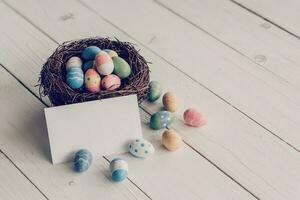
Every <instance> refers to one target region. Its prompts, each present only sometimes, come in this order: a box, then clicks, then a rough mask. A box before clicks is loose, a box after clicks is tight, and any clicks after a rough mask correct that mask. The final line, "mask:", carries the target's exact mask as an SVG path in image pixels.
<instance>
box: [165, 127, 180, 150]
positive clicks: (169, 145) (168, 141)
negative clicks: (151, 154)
mask: <svg viewBox="0 0 300 200" xmlns="http://www.w3.org/2000/svg"><path fill="white" fill-rule="evenodd" d="M162 144H163V145H164V147H165V148H166V149H168V150H169V151H175V150H177V149H179V148H180V147H181V145H182V139H181V137H180V135H179V134H178V133H177V132H176V131H174V130H172V129H170V130H165V131H164V133H163V135H162Z"/></svg>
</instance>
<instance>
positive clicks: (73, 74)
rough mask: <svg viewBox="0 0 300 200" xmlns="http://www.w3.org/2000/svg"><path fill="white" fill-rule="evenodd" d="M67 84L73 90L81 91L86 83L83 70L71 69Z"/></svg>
mask: <svg viewBox="0 0 300 200" xmlns="http://www.w3.org/2000/svg"><path fill="white" fill-rule="evenodd" d="M66 81H67V84H68V85H69V86H70V87H71V88H72V89H79V88H81V87H82V85H83V83H84V74H83V71H82V69H81V68H71V69H70V71H68V73H67V77H66Z"/></svg>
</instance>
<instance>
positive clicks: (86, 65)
mask: <svg viewBox="0 0 300 200" xmlns="http://www.w3.org/2000/svg"><path fill="white" fill-rule="evenodd" d="M94 64H95V61H94V60H89V61H86V62H85V63H84V64H83V66H82V70H83V71H84V72H86V71H87V70H88V69H92V68H94Z"/></svg>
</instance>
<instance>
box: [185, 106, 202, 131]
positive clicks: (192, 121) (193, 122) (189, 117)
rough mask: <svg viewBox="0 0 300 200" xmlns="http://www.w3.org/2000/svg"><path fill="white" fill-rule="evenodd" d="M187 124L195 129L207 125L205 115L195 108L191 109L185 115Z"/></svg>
mask: <svg viewBox="0 0 300 200" xmlns="http://www.w3.org/2000/svg"><path fill="white" fill-rule="evenodd" d="M183 119H184V122H185V124H187V125H189V126H193V127H201V126H203V125H205V124H206V120H205V118H204V117H203V115H202V114H201V113H200V112H198V111H197V110H196V109H194V108H189V109H187V110H186V111H185V112H184V113H183Z"/></svg>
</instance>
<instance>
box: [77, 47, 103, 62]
mask: <svg viewBox="0 0 300 200" xmlns="http://www.w3.org/2000/svg"><path fill="white" fill-rule="evenodd" d="M100 51H101V49H100V48H99V47H97V46H88V47H87V48H85V49H84V50H83V52H82V58H83V59H85V60H94V59H95V56H96V55H97V53H99V52H100Z"/></svg>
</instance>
